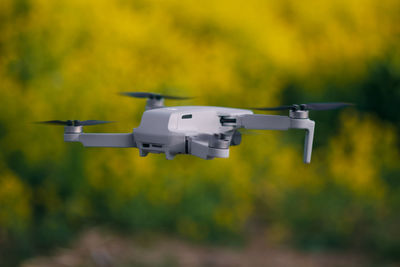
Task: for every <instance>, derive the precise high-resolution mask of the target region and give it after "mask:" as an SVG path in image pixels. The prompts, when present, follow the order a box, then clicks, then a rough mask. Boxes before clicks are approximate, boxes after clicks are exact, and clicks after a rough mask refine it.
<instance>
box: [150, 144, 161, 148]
mask: <svg viewBox="0 0 400 267" xmlns="http://www.w3.org/2000/svg"><path fill="white" fill-rule="evenodd" d="M151 147H155V148H162V145H160V144H151Z"/></svg>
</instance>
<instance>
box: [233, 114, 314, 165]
mask: <svg viewBox="0 0 400 267" xmlns="http://www.w3.org/2000/svg"><path fill="white" fill-rule="evenodd" d="M237 126H238V127H240V128H245V129H256V130H288V129H304V130H306V136H305V142H304V155H303V161H304V163H310V162H311V152H312V145H313V138H314V126H315V122H314V121H312V120H310V119H309V118H308V111H290V115H289V117H288V116H277V115H262V114H247V115H243V116H239V117H237Z"/></svg>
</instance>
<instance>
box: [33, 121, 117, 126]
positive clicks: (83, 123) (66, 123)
mask: <svg viewBox="0 0 400 267" xmlns="http://www.w3.org/2000/svg"><path fill="white" fill-rule="evenodd" d="M111 122H113V121H100V120H86V121H79V120H67V121H61V120H52V121H39V122H38V123H43V124H54V125H60V126H90V125H97V124H103V123H111Z"/></svg>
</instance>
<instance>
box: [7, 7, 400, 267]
mask: <svg viewBox="0 0 400 267" xmlns="http://www.w3.org/2000/svg"><path fill="white" fill-rule="evenodd" d="M399 41H400V2H399V1H398V0H381V1H376V0H325V1H319V0H306V1H295V0H292V1H291V0H284V1H282V0H281V1H258V0H247V1H225V0H221V1H208V0H206V1H200V2H199V1H179V0H168V1H157V0H146V1H145V0H116V1H105V0H100V1H98V0H91V1H90V0H87V1H79V0H58V1H48V0H2V1H0V99H1V102H0V103H1V104H0V150H1V152H0V264H1V265H14V264H17V263H18V262H21V261H22V260H24V259H27V258H29V257H34V256H36V255H41V254H43V253H48V251H51V249H53V248H55V247H60V246H67V245H68V244H69V242H70V241H71V240H73V239H74V238H75V237H76V236H77V234H78V233H79V232H80V231H82V230H83V229H87V228H90V227H92V226H98V225H103V226H104V225H105V226H107V227H109V228H111V229H114V230H115V231H120V232H122V233H142V232H161V233H169V234H172V235H174V236H178V237H180V238H183V239H185V240H189V241H190V242H194V243H201V244H206V245H207V244H209V245H213V246H215V245H221V246H224V245H232V244H234V245H235V244H236V245H238V246H239V247H240V246H245V244H246V237H247V236H248V235H249V233H254V232H255V233H256V234H257V235H259V236H262V238H265V239H266V240H268V242H273V243H274V244H284V245H285V246H291V247H293V248H295V249H298V250H344V251H357V252H359V253H362V254H365V255H368V257H372V258H374V259H379V260H384V261H386V260H390V261H391V260H394V261H396V260H399V256H400V227H399V226H400V212H399V207H400V156H399V143H398V141H399V140H398V137H399V133H400V123H399V122H400V119H399V118H400V116H399V114H398V111H397V109H398V107H399V106H400V47H399V43H400V42H399ZM120 91H152V92H161V93H169V94H177V95H185V96H187V95H189V96H196V98H195V99H194V100H189V101H188V100H185V101H181V102H176V101H175V102H174V101H169V102H167V104H169V105H219V106H230V107H246V106H272V105H279V104H291V103H304V102H324V101H347V102H353V103H355V104H356V105H357V106H356V107H355V108H349V109H345V110H340V111H324V112H318V113H317V112H311V117H312V118H313V119H314V120H315V121H316V133H315V134H316V137H315V142H314V152H313V159H312V163H311V164H310V165H305V164H303V163H302V149H303V138H304V133H303V132H302V131H295V130H294V131H289V132H274V131H268V132H263V133H257V134H251V133H250V134H248V135H245V136H244V137H243V143H242V145H241V146H239V147H233V148H232V149H231V153H230V154H231V155H230V158H229V159H214V160H212V161H206V160H202V159H198V158H195V157H189V156H184V155H182V156H177V157H176V158H175V160H173V161H167V160H166V159H165V157H164V156H163V155H153V154H151V155H149V156H148V157H146V158H140V157H139V155H138V154H139V153H138V151H137V150H135V149H101V148H91V149H84V148H83V147H82V146H81V145H80V144H75V143H68V144H66V143H64V142H63V129H62V128H60V127H48V126H42V125H36V124H33V123H32V122H35V121H41V120H50V119H82V120H83V119H101V120H112V121H118V123H114V124H110V125H104V126H95V127H92V128H88V129H87V131H93V132H103V131H104V132H130V131H132V129H133V128H134V127H137V125H138V124H139V122H140V118H141V113H142V112H143V109H144V105H145V103H144V101H142V100H137V99H130V98H124V97H121V96H119V95H118V94H117V93H118V92H120Z"/></svg>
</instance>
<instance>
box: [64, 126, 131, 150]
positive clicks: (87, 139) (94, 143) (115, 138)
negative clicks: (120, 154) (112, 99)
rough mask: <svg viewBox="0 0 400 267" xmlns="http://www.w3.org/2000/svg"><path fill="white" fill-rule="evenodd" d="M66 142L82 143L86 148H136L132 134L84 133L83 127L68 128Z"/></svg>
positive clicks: (66, 128)
mask: <svg viewBox="0 0 400 267" xmlns="http://www.w3.org/2000/svg"><path fill="white" fill-rule="evenodd" d="M64 141H66V142H80V143H82V144H83V146H85V147H136V143H135V139H134V136H133V134H132V133H84V132H83V131H82V126H66V127H65V130H64Z"/></svg>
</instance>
